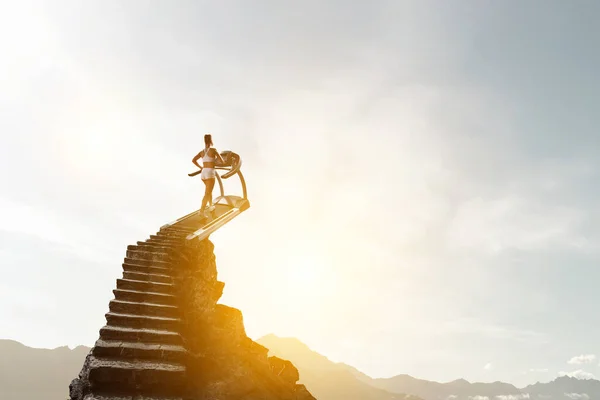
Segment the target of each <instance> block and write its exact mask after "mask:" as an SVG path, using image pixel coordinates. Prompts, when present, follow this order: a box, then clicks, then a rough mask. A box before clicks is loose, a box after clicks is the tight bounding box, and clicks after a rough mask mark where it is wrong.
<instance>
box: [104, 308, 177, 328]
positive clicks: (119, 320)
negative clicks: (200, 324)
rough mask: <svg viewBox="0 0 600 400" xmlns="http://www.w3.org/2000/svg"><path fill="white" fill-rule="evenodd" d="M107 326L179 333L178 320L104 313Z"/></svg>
mask: <svg viewBox="0 0 600 400" xmlns="http://www.w3.org/2000/svg"><path fill="white" fill-rule="evenodd" d="M105 316H106V324H107V325H108V326H120V327H124V328H131V329H154V330H161V331H162V330H164V331H170V332H179V329H180V327H181V320H180V319H179V318H169V317H156V316H150V315H134V314H121V313H115V312H108V313H106V315H105Z"/></svg>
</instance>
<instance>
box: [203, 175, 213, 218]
mask: <svg viewBox="0 0 600 400" xmlns="http://www.w3.org/2000/svg"><path fill="white" fill-rule="evenodd" d="M202 182H204V185H205V186H206V187H205V190H204V197H203V198H202V206H201V207H200V211H202V212H203V211H204V207H206V204H207V203H209V204H211V205H212V192H213V188H214V187H215V178H211V179H204V180H203V181H202Z"/></svg>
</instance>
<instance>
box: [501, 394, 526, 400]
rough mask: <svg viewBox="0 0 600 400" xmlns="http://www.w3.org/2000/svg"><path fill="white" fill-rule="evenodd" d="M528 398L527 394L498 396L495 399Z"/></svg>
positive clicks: (513, 399)
mask: <svg viewBox="0 0 600 400" xmlns="http://www.w3.org/2000/svg"><path fill="white" fill-rule="evenodd" d="M528 398H529V393H523V394H507V395H498V396H496V397H495V399H497V400H524V399H528Z"/></svg>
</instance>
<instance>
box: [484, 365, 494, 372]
mask: <svg viewBox="0 0 600 400" xmlns="http://www.w3.org/2000/svg"><path fill="white" fill-rule="evenodd" d="M492 368H493V366H492V363H487V364H485V365H484V366H483V369H485V370H486V371H489V370H491V369H492Z"/></svg>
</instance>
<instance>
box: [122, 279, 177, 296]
mask: <svg viewBox="0 0 600 400" xmlns="http://www.w3.org/2000/svg"><path fill="white" fill-rule="evenodd" d="M117 289H123V290H135V291H137V292H152V293H164V294H171V293H172V292H173V285H171V284H169V283H157V282H144V281H132V280H129V279H117Z"/></svg>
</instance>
